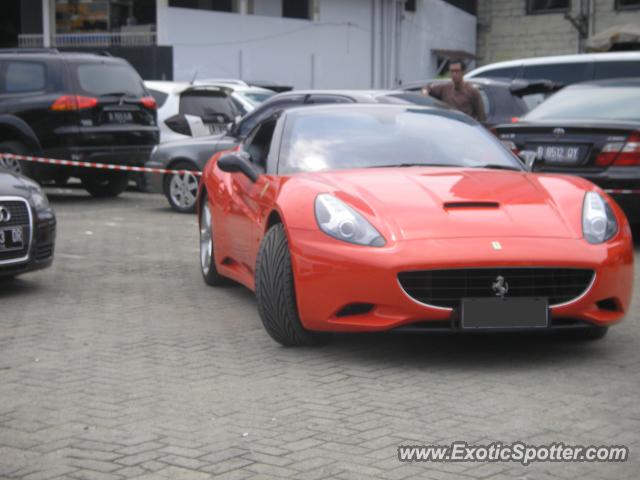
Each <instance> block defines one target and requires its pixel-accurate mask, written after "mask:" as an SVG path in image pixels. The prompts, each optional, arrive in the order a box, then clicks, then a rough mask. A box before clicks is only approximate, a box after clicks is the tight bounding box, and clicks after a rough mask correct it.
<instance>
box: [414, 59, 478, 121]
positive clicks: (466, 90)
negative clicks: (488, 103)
mask: <svg viewBox="0 0 640 480" xmlns="http://www.w3.org/2000/svg"><path fill="white" fill-rule="evenodd" d="M464 72H465V65H464V62H463V61H462V60H451V61H450V62H449V75H450V76H451V83H445V84H441V85H425V86H424V87H422V94H423V95H431V96H432V97H435V98H437V99H438V100H442V101H443V102H445V103H447V104H449V105H451V106H452V107H453V108H455V109H457V110H460V111H461V112H463V113H466V114H467V115H469V116H470V117H473V118H475V119H476V120H477V121H479V122H484V121H485V120H486V116H485V113H484V105H483V104H482V97H481V96H480V92H479V91H478V89H477V88H475V87H473V86H471V85H469V84H468V83H465V82H464Z"/></svg>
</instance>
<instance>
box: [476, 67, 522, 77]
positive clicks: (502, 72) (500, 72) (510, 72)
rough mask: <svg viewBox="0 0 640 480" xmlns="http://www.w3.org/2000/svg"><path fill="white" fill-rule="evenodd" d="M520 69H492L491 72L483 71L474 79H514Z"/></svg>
mask: <svg viewBox="0 0 640 480" xmlns="http://www.w3.org/2000/svg"><path fill="white" fill-rule="evenodd" d="M518 70H520V67H519V66H518V67H506V68H494V69H493V70H485V71H484V72H482V73H479V74H478V75H474V77H482V78H487V77H489V78H516V75H517V74H518Z"/></svg>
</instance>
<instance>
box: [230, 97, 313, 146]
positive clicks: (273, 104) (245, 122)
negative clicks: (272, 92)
mask: <svg viewBox="0 0 640 480" xmlns="http://www.w3.org/2000/svg"><path fill="white" fill-rule="evenodd" d="M303 103H304V95H291V96H288V97H284V98H280V99H278V100H274V101H267V102H266V103H264V104H262V105H261V106H260V107H258V108H257V109H255V110H254V111H253V112H251V113H249V114H248V115H247V116H246V117H244V118H243V119H242V121H241V122H240V123H239V124H238V128H237V129H236V130H235V132H234V134H235V135H236V136H238V137H240V138H243V137H245V136H246V135H247V134H248V133H249V132H250V131H251V130H252V129H253V127H254V126H256V125H257V124H258V123H260V122H262V121H263V120H265V119H267V118H269V117H270V116H271V115H273V114H274V113H276V112H277V111H278V110H285V109H287V108H291V107H295V106H297V105H302V104H303Z"/></svg>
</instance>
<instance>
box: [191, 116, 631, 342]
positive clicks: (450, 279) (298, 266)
mask: <svg viewBox="0 0 640 480" xmlns="http://www.w3.org/2000/svg"><path fill="white" fill-rule="evenodd" d="M198 206H199V217H198V218H199V222H200V260H201V261H200V264H201V269H202V275H203V277H204V280H205V282H206V283H208V284H209V285H214V286H215V285H221V284H223V283H225V282H226V281H228V280H229V279H231V280H234V281H236V282H239V283H241V284H243V285H245V286H246V287H248V288H250V289H252V290H254V291H255V293H256V297H257V303H258V310H259V313H260V317H261V319H262V322H263V323H264V327H265V329H266V330H267V332H268V333H269V335H271V337H273V338H274V339H275V340H276V341H277V342H279V343H281V344H283V345H308V344H313V343H317V342H320V341H322V340H323V339H325V338H326V335H327V333H328V332H371V331H386V330H392V329H401V330H412V331H436V330H447V331H462V332H487V331H491V332H494V331H551V330H570V331H572V332H573V335H575V336H577V337H579V338H585V339H587V338H591V339H595V338H602V337H603V336H604V335H605V334H606V332H607V329H608V327H609V326H610V325H612V324H614V323H616V322H618V321H619V320H621V319H622V318H623V317H624V315H625V313H626V312H627V310H628V308H629V303H630V301H631V292H632V287H633V245H632V241H631V233H630V229H629V224H628V223H627V220H626V219H625V216H624V214H623V213H622V211H621V210H620V208H619V207H618V205H616V203H615V202H614V201H612V200H611V198H610V197H609V196H608V195H607V194H606V193H604V192H603V191H602V190H601V189H599V188H598V187H597V186H595V185H593V184H592V183H590V182H588V181H586V180H584V179H581V178H578V177H571V176H563V175H555V174H536V173H531V172H530V171H528V169H527V168H526V167H525V166H524V165H523V164H522V163H521V162H520V160H519V159H518V158H517V157H515V156H514V155H513V154H512V153H511V152H509V151H507V150H506V149H505V148H504V147H503V146H502V145H501V144H500V143H499V142H498V140H497V139H496V138H494V137H493V136H492V135H491V134H490V133H489V132H488V131H486V130H485V129H484V128H483V127H482V126H480V125H479V124H478V123H476V122H475V121H473V120H471V119H469V118H468V117H466V116H464V115H462V114H459V113H456V112H453V111H448V110H440V109H436V108H421V107H408V106H399V105H331V106H317V107H306V108H296V109H290V110H287V111H283V112H281V113H280V114H278V115H276V116H274V117H271V118H267V119H265V120H264V121H262V122H261V123H260V124H258V125H257V126H256V127H255V129H254V130H253V131H252V132H251V133H250V134H249V135H248V136H247V137H246V139H245V140H244V141H243V142H242V144H241V145H240V146H239V147H238V148H237V149H236V150H234V151H227V152H221V153H219V154H217V155H215V156H214V157H212V159H211V161H210V162H209V163H208V164H207V166H206V168H205V170H204V181H203V182H202V184H201V187H200V192H199V200H198Z"/></svg>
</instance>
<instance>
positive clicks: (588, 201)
mask: <svg viewBox="0 0 640 480" xmlns="http://www.w3.org/2000/svg"><path fill="white" fill-rule="evenodd" d="M617 231H618V222H617V221H616V217H615V215H614V214H613V210H611V207H610V206H609V204H608V203H607V201H606V200H605V199H604V198H602V197H601V196H600V195H599V194H598V193H596V192H587V194H586V195H585V196H584V206H583V207H582V233H583V234H584V238H585V239H586V240H587V242H589V243H602V242H606V241H607V240H609V239H610V238H611V237H613V236H614V235H615V234H616V232H617Z"/></svg>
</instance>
